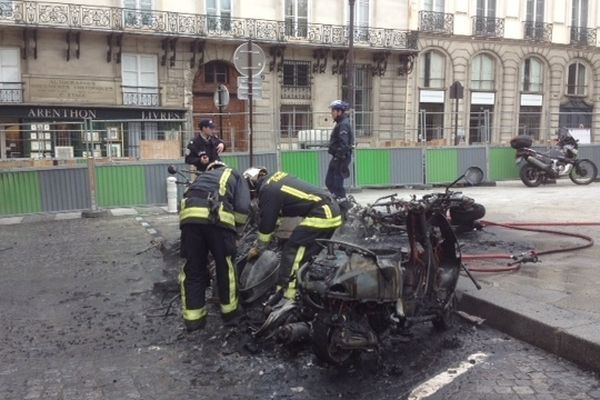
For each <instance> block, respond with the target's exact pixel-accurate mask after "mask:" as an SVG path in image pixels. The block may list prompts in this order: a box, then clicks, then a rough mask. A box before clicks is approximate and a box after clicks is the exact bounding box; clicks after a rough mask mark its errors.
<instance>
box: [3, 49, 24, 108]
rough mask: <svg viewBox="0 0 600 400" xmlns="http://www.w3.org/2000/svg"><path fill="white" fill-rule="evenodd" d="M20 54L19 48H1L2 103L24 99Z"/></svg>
mask: <svg viewBox="0 0 600 400" xmlns="http://www.w3.org/2000/svg"><path fill="white" fill-rule="evenodd" d="M19 56H20V53H19V49H17V48H0V103H20V102H22V101H23V86H22V83H21V64H20V57H19Z"/></svg>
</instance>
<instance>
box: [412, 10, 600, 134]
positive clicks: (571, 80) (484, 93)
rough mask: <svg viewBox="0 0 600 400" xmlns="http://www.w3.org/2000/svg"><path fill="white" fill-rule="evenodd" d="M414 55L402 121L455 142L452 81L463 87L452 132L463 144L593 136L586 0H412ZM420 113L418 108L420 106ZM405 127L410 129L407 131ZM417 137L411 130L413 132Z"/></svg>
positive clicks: (597, 91) (592, 33) (596, 14)
mask: <svg viewBox="0 0 600 400" xmlns="http://www.w3.org/2000/svg"><path fill="white" fill-rule="evenodd" d="M410 6H411V8H412V9H413V10H414V9H416V8H417V7H418V8H419V9H418V12H413V13H411V14H410V16H411V17H410V22H409V28H410V29H414V30H418V31H419V58H418V61H417V66H416V68H415V72H414V73H413V74H411V75H410V77H409V83H408V86H409V97H408V100H407V115H409V116H410V118H408V119H407V125H408V127H414V126H419V127H422V126H424V127H425V128H421V129H419V133H423V135H424V136H425V137H426V139H427V140H436V139H444V141H445V142H450V143H451V142H453V141H454V140H455V138H454V117H455V115H453V112H454V107H455V103H454V100H450V99H449V97H450V96H449V88H450V86H451V84H452V83H453V82H455V81H458V82H460V83H461V84H462V86H463V87H464V98H463V99H462V100H460V101H459V105H458V106H459V112H458V129H457V131H458V134H459V136H460V137H459V139H461V140H464V141H466V142H467V143H482V142H492V143H499V142H500V143H506V142H507V141H508V140H509V139H510V138H511V137H513V136H515V135H516V134H517V133H527V134H530V135H532V136H533V137H534V138H535V139H537V140H539V141H546V140H549V139H551V138H552V137H554V135H555V132H556V130H557V129H558V128H559V127H567V128H569V129H572V131H573V133H574V134H577V135H578V136H579V137H580V139H581V140H582V141H585V140H590V139H591V140H592V141H598V140H600V134H599V133H597V131H596V132H595V131H594V130H593V129H592V128H593V127H596V126H598V123H599V122H600V120H599V118H598V115H599V114H598V113H597V112H596V110H597V108H598V106H600V103H599V102H600V87H599V83H600V80H599V79H600V75H599V74H600V59H599V58H598V54H599V53H598V47H597V36H596V32H597V26H598V22H599V21H600V7H599V4H598V2H597V1H589V0H567V1H565V0H521V1H501V0H469V1H467V0H446V1H444V0H423V1H411V4H410ZM421 110H424V111H421ZM407 132H408V130H407ZM413 138H414V136H413Z"/></svg>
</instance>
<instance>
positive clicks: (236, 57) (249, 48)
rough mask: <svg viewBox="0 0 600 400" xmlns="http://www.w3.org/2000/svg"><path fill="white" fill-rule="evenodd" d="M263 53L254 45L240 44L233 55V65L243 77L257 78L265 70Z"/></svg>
mask: <svg viewBox="0 0 600 400" xmlns="http://www.w3.org/2000/svg"><path fill="white" fill-rule="evenodd" d="M266 59H267V58H266V57H265V52H264V51H263V49H261V48H260V46H259V45H257V44H256V43H252V44H250V43H248V42H246V43H242V44H240V45H239V46H238V48H237V49H235V52H234V53H233V65H234V66H235V69H237V71H238V72H239V73H240V74H242V75H243V76H249V75H252V76H258V75H260V74H261V73H262V72H263V71H264V69H265V61H266Z"/></svg>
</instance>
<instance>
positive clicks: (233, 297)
mask: <svg viewBox="0 0 600 400" xmlns="http://www.w3.org/2000/svg"><path fill="white" fill-rule="evenodd" d="M225 260H227V279H228V280H229V304H221V312H222V313H223V314H229V313H232V312H234V311H235V310H237V308H238V296H237V285H236V282H237V277H236V276H235V268H234V266H233V262H232V261H231V256H227V257H226V258H225Z"/></svg>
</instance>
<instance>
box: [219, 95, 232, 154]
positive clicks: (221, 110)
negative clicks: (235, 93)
mask: <svg viewBox="0 0 600 400" xmlns="http://www.w3.org/2000/svg"><path fill="white" fill-rule="evenodd" d="M221 100H222V99H221V91H219V138H220V139H221V140H223V106H222V105H221V104H222V103H221ZM232 151H235V148H232Z"/></svg>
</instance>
